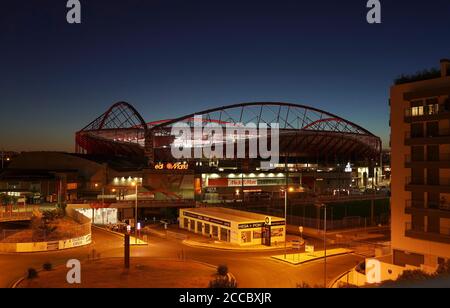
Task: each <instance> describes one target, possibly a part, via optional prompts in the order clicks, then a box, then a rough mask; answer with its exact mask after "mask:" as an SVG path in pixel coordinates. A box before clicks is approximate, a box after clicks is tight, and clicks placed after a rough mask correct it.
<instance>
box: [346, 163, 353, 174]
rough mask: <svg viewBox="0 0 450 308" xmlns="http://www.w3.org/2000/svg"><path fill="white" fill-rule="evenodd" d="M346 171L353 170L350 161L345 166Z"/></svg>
mask: <svg viewBox="0 0 450 308" xmlns="http://www.w3.org/2000/svg"><path fill="white" fill-rule="evenodd" d="M345 172H352V166H351V165H350V163H348V164H347V166H345Z"/></svg>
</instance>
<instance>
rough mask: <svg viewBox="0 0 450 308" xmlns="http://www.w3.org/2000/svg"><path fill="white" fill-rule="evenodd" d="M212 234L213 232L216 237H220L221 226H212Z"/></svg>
mask: <svg viewBox="0 0 450 308" xmlns="http://www.w3.org/2000/svg"><path fill="white" fill-rule="evenodd" d="M212 234H213V237H214V238H218V237H219V227H217V226H212Z"/></svg>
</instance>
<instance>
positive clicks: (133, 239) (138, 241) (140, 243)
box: [92, 225, 148, 246]
mask: <svg viewBox="0 0 450 308" xmlns="http://www.w3.org/2000/svg"><path fill="white" fill-rule="evenodd" d="M92 227H93V228H96V229H99V230H103V231H105V232H109V233H113V234H115V235H117V236H120V237H124V236H125V235H124V234H123V233H120V232H116V231H112V230H109V229H107V228H103V227H99V226H95V225H92ZM146 245H148V243H147V242H146V241H144V240H141V239H139V238H137V239H136V237H134V236H132V235H130V246H146Z"/></svg>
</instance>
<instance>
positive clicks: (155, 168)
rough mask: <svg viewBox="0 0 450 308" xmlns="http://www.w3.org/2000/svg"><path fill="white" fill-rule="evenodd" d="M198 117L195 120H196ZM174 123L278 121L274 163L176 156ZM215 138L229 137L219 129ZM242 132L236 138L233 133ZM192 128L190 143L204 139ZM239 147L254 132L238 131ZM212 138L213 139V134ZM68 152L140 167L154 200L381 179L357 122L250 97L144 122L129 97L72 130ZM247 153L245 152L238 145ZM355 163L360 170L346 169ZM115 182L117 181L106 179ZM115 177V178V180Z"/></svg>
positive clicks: (226, 197)
mask: <svg viewBox="0 0 450 308" xmlns="http://www.w3.org/2000/svg"><path fill="white" fill-rule="evenodd" d="M198 119H201V120H200V123H199V120H198ZM177 123H184V124H185V126H187V127H189V128H191V129H192V131H194V130H195V128H196V127H199V126H200V127H206V126H208V125H210V124H211V123H214V124H219V125H228V126H236V127H238V126H245V125H247V124H249V123H254V124H255V125H261V124H264V125H266V126H267V127H268V128H269V130H270V129H271V125H273V123H277V124H278V126H279V163H278V164H276V165H273V166H272V168H271V169H272V170H269V171H264V170H261V168H260V166H261V164H260V163H261V161H263V160H264V159H263V158H261V157H259V156H258V157H257V158H256V159H255V158H253V157H249V156H246V157H238V156H236V155H234V156H233V157H230V156H226V157H225V155H224V157H221V158H220V159H218V158H217V157H202V158H183V159H182V160H176V159H174V158H173V156H172V154H171V147H172V145H173V143H174V142H175V140H176V137H175V136H174V135H172V134H171V131H172V128H173V126H174V125H175V124H177ZM222 137H223V140H222V142H223V144H230V143H235V142H236V139H235V136H230V135H227V134H226V133H224V134H223V136H222ZM241 137H242V136H241ZM195 138H198V136H197V137H195V136H194V134H192V140H191V144H190V145H189V146H190V147H193V148H194V147H196V146H197V147H198V146H200V147H202V146H205V144H207V140H208V136H201V138H202V139H203V140H202V141H199V140H196V139H195ZM242 138H245V139H246V140H245V144H246V148H248V145H249V144H250V142H251V140H252V139H259V138H260V136H259V135H251V134H247V135H244V136H243V137H242ZM215 142H217V140H215ZM75 143H76V152H77V153H80V154H86V155H97V156H98V155H103V156H115V157H122V158H124V159H126V160H127V161H132V162H135V163H136V164H138V165H139V166H143V167H142V172H143V173H142V174H143V175H142V178H143V185H142V186H143V187H146V188H147V189H148V191H150V192H153V193H155V196H156V198H168V197H169V198H172V199H173V198H176V199H195V200H196V201H204V202H213V203H215V202H225V201H231V200H233V201H236V200H241V201H242V200H246V199H247V198H250V199H251V198H253V197H261V196H263V197H267V196H270V197H276V196H277V195H278V194H280V191H282V190H283V189H284V187H286V182H287V183H288V185H289V191H290V192H292V193H294V192H296V193H301V192H308V191H313V192H316V193H331V192H332V191H334V192H335V191H336V189H337V190H339V191H340V190H341V189H345V190H348V189H349V188H350V187H351V186H354V187H360V186H363V187H367V186H370V185H374V184H375V183H377V182H378V180H379V178H381V171H380V172H377V166H380V164H381V162H380V157H381V149H382V144H381V139H380V138H379V137H377V136H375V135H374V134H372V133H371V132H369V131H368V130H366V129H364V128H363V127H361V126H359V125H357V124H355V123H352V122H350V121H348V120H346V119H343V118H341V117H339V116H337V115H334V114H332V113H329V112H326V111H323V110H319V109H317V108H313V107H309V106H305V105H298V104H292V103H282V102H254V103H241V104H234V105H229V106H223V107H218V108H213V109H208V110H204V111H199V112H195V113H192V114H188V115H184V116H181V117H179V118H176V119H169V120H158V121H153V122H147V121H145V120H144V118H143V117H142V116H141V115H140V114H139V112H138V111H137V110H136V109H135V108H134V107H133V106H132V105H130V104H129V103H126V102H119V103H116V104H114V105H112V106H111V107H110V108H109V109H108V110H107V111H106V112H105V113H103V114H102V115H100V116H99V117H97V118H96V119H95V120H93V121H92V122H91V123H89V124H88V125H87V126H85V127H84V128H83V129H81V130H80V131H78V132H77V133H76V137H75ZM246 153H248V151H246ZM355 168H363V169H364V171H365V172H362V174H361V175H356V176H354V175H353V176H352V170H355ZM114 180H115V181H116V182H117V181H118V179H117V178H116V179H114ZM119 182H120V180H119Z"/></svg>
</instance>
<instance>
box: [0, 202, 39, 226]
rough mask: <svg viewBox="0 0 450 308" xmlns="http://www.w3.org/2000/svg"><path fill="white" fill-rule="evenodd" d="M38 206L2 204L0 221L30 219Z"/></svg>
mask: <svg viewBox="0 0 450 308" xmlns="http://www.w3.org/2000/svg"><path fill="white" fill-rule="evenodd" d="M37 208H38V207H36V206H20V205H18V206H12V205H7V206H0V222H8V221H18V220H29V219H30V218H31V217H32V216H33V211H34V210H36V209H37Z"/></svg>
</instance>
